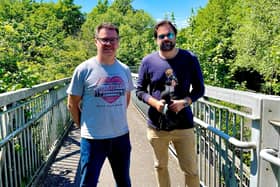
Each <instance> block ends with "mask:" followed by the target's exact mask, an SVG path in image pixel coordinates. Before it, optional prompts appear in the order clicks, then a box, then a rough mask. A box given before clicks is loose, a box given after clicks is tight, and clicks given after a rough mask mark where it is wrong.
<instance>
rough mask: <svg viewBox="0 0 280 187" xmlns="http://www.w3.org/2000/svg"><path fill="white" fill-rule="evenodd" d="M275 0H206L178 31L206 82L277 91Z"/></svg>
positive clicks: (279, 54) (279, 52)
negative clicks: (202, 6)
mask: <svg viewBox="0 0 280 187" xmlns="http://www.w3.org/2000/svg"><path fill="white" fill-rule="evenodd" d="M279 20H280V1H279V0H245V1H244V0H210V1H209V3H208V5H207V6H206V7H205V8H202V9H200V10H199V11H198V13H197V14H196V15H194V16H193V17H192V18H191V19H190V22H189V24H190V25H189V27H188V28H185V29H182V30H181V32H180V38H181V40H180V44H181V45H182V46H184V47H186V48H190V49H192V50H193V51H195V52H196V53H197V55H198V56H199V58H200V61H201V64H202V68H203V73H204V76H205V81H206V83H207V84H211V85H215V86H219V87H227V88H232V89H245V90H252V91H255V92H263V93H267V94H275V95H279V94H280V80H279V78H280V41H279V38H280V25H279Z"/></svg>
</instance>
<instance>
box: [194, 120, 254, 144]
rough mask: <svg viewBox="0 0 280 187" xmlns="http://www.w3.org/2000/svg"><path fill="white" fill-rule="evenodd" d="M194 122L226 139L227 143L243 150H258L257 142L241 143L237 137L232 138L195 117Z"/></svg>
mask: <svg viewBox="0 0 280 187" xmlns="http://www.w3.org/2000/svg"><path fill="white" fill-rule="evenodd" d="M194 122H195V123H197V124H199V125H200V126H202V127H203V128H205V129H207V130H209V131H211V132H213V133H214V134H216V135H218V136H220V137H222V138H223V139H225V140H226V141H227V142H229V143H231V144H232V145H234V146H236V147H238V148H241V149H256V147H257V143H256V142H245V141H240V140H238V139H236V138H235V137H232V136H230V135H228V134H226V133H224V132H223V131H221V130H219V129H217V128H215V127H213V126H211V125H209V124H207V123H205V122H204V121H202V120H200V119H198V118H196V117H194Z"/></svg>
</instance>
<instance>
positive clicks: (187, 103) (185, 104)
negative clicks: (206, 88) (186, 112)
mask: <svg viewBox="0 0 280 187" xmlns="http://www.w3.org/2000/svg"><path fill="white" fill-rule="evenodd" d="M184 101H185V103H184V107H187V106H189V102H188V100H187V99H184Z"/></svg>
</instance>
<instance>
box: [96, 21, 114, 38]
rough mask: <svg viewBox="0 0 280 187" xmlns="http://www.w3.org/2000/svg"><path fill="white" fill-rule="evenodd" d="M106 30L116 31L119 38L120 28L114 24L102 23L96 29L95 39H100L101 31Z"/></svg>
mask: <svg viewBox="0 0 280 187" xmlns="http://www.w3.org/2000/svg"><path fill="white" fill-rule="evenodd" d="M104 28H105V29H109V30H115V31H116V32H117V34H118V36H119V28H118V27H117V26H116V25H114V24H112V23H101V24H100V25H98V26H97V27H96V29H95V38H96V37H98V34H99V31H100V30H101V29H104Z"/></svg>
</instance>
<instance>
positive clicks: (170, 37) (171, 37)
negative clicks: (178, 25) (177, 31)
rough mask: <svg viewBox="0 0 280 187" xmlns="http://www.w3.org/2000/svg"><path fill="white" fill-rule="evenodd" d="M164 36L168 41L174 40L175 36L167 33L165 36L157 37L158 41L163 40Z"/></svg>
mask: <svg viewBox="0 0 280 187" xmlns="http://www.w3.org/2000/svg"><path fill="white" fill-rule="evenodd" d="M165 36H167V38H168V39H169V40H171V39H173V38H174V36H175V35H174V33H172V32H169V33H167V34H161V35H158V39H160V40H163V39H164V38H165Z"/></svg>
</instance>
